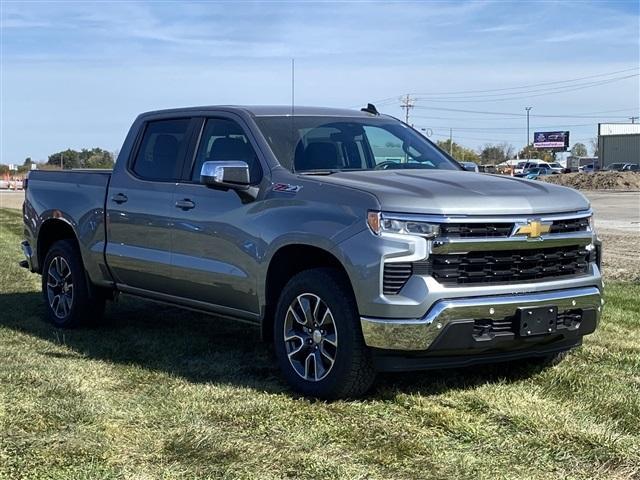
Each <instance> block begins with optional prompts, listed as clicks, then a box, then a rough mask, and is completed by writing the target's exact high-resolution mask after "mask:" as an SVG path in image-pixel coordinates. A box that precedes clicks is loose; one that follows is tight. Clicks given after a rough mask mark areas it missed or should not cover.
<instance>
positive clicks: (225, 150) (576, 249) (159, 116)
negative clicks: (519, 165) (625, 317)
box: [22, 106, 602, 398]
mask: <svg viewBox="0 0 640 480" xmlns="http://www.w3.org/2000/svg"><path fill="white" fill-rule="evenodd" d="M24 226H25V228H24V234H25V237H26V239H25V241H24V242H23V243H22V248H23V250H24V253H25V255H26V261H23V262H22V263H23V266H26V267H28V268H29V269H30V270H31V271H33V272H38V273H40V274H41V275H42V290H43V294H44V300H45V303H46V305H47V312H48V317H49V318H50V320H51V321H52V322H53V324H54V325H56V326H58V327H72V326H76V325H79V324H82V323H90V322H95V321H97V320H98V318H99V316H100V314H101V312H102V309H103V307H104V303H105V300H109V299H113V298H115V296H116V294H120V293H122V294H129V295H136V296H139V297H144V298H147V299H153V300H158V301H161V302H166V303H169V304H172V305H178V306H183V307H187V308H190V309H196V310H199V311H202V312H208V313H212V314H215V316H216V317H218V318H219V317H232V318H234V319H238V320H242V321H245V322H249V323H251V324H254V325H256V326H258V327H259V328H261V329H262V335H263V338H265V339H269V340H270V341H272V342H273V344H274V350H275V354H276V357H277V361H278V362H279V365H280V367H281V370H282V372H283V376H284V377H285V378H286V380H287V381H288V382H289V383H290V384H291V385H292V386H293V387H294V388H296V389H298V390H299V391H301V392H303V393H304V394H306V395H311V396H317V397H322V398H338V397H354V396H358V395H361V394H363V393H364V392H365V391H366V390H367V389H368V388H369V387H370V386H371V385H372V383H373V381H374V377H375V374H376V372H379V371H400V370H405V371H406V370H421V369H429V368H442V367H452V366H455V367H463V366H467V365H472V364H482V363H488V362H500V361H515V360H525V359H526V360H530V361H536V362H543V363H544V362H551V361H557V360H558V359H559V358H561V356H562V355H563V353H564V352H566V351H568V350H569V349H571V348H573V347H576V346H578V345H580V344H581V342H582V337H583V336H584V335H586V334H589V333H591V332H593V331H594V330H595V328H596V326H597V324H598V321H599V318H600V314H601V308H602V300H601V296H602V281H601V275H600V258H601V253H600V242H599V241H598V239H597V237H596V234H595V231H594V228H593V222H592V212H591V209H590V206H589V203H588V201H587V200H586V199H585V198H584V197H583V196H582V195H581V194H580V193H578V192H576V191H574V190H571V189H568V188H563V187H560V186H556V185H552V184H547V183H540V182H533V181H527V180H522V179H517V178H513V177H507V176H499V175H490V174H479V173H471V172H466V171H464V170H463V169H462V168H461V167H460V166H459V165H458V164H457V163H456V162H455V161H454V160H453V159H452V158H451V157H449V156H448V155H447V154H446V153H444V152H442V151H441V150H439V149H438V148H437V147H436V146H435V145H434V144H432V143H431V142H430V141H429V140H427V139H426V138H425V137H423V136H422V135H421V134H419V133H418V132H416V131H415V130H413V129H412V128H411V127H409V126H408V125H406V124H404V123H402V122H400V121H399V120H396V119H395V118H393V117H389V116H385V115H380V114H378V113H377V112H376V110H375V109H374V108H372V107H371V106H370V107H368V108H366V109H363V111H351V110H341V109H324V108H296V110H295V113H294V114H293V115H292V114H291V110H290V108H289V107H264V106H262V107H226V106H220V107H199V108H183V109H176V110H165V111H157V112H151V113H145V114H142V115H140V116H139V117H138V118H137V119H136V120H135V122H134V124H133V126H132V127H131V130H130V131H129V134H128V135H127V137H126V139H125V142H124V145H123V147H122V149H121V151H120V155H119V156H118V159H117V162H116V165H115V168H114V169H113V171H88V170H70V171H58V172H52V171H32V172H30V175H29V179H28V184H27V190H26V200H25V203H24ZM212 321H215V320H212Z"/></svg>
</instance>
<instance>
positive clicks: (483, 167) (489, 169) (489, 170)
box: [478, 164, 498, 173]
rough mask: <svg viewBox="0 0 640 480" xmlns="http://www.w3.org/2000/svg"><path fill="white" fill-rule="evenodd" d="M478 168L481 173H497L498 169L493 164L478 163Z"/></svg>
mask: <svg viewBox="0 0 640 480" xmlns="http://www.w3.org/2000/svg"><path fill="white" fill-rule="evenodd" d="M478 170H479V171H480V172H482V173H498V169H497V168H496V166H495V165H489V164H487V165H480V166H478Z"/></svg>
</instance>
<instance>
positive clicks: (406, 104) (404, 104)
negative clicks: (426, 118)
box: [400, 93, 415, 125]
mask: <svg viewBox="0 0 640 480" xmlns="http://www.w3.org/2000/svg"><path fill="white" fill-rule="evenodd" d="M400 102H401V103H400V108H402V109H404V123H406V124H407V125H409V109H411V108H413V107H414V106H415V100H414V99H413V98H411V95H409V94H408V93H407V94H406V95H405V96H404V97H400Z"/></svg>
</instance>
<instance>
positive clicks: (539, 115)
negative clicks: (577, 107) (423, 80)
mask: <svg viewBox="0 0 640 480" xmlns="http://www.w3.org/2000/svg"><path fill="white" fill-rule="evenodd" d="M415 108H417V109H429V110H438V111H444V112H459V113H478V114H482V115H503V116H504V115H506V116H509V117H526V114H525V113H517V112H492V111H486V110H466V109H461V108H446V107H433V106H429V107H423V106H417V105H416V106H415ZM531 117H532V118H533V117H536V118H602V116H601V115H582V114H567V115H547V114H535V115H531ZM608 117H609V118H629V117H628V116H626V115H609V116H608Z"/></svg>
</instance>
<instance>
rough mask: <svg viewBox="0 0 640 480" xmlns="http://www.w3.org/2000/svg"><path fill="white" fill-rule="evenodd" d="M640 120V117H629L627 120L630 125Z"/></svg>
mask: <svg viewBox="0 0 640 480" xmlns="http://www.w3.org/2000/svg"><path fill="white" fill-rule="evenodd" d="M638 119H640V117H629V120H631V123H636V120H638Z"/></svg>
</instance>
